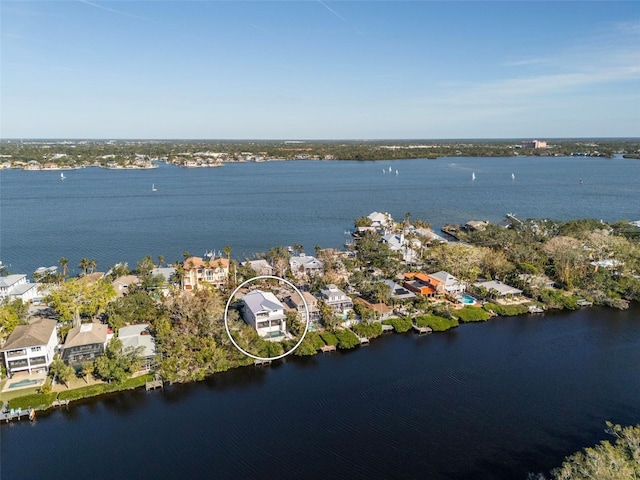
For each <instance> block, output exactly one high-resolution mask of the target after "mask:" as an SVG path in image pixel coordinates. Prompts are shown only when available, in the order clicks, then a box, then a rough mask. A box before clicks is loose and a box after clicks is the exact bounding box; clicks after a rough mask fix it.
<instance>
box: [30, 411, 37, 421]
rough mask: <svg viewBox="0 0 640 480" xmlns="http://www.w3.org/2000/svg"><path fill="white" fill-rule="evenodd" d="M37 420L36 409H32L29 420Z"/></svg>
mask: <svg viewBox="0 0 640 480" xmlns="http://www.w3.org/2000/svg"><path fill="white" fill-rule="evenodd" d="M35 419H36V411H35V409H33V408H32V409H31V410H30V411H29V420H30V421H32V422H33V421H34V420H35Z"/></svg>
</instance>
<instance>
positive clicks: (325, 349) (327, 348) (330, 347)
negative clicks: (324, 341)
mask: <svg viewBox="0 0 640 480" xmlns="http://www.w3.org/2000/svg"><path fill="white" fill-rule="evenodd" d="M320 350H321V351H322V353H326V352H335V350H336V346H335V345H325V346H324V347H320Z"/></svg>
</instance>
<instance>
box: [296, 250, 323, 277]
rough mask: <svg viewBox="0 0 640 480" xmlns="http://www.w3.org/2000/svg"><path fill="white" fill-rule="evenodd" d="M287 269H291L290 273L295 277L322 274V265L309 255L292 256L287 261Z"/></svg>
mask: <svg viewBox="0 0 640 480" xmlns="http://www.w3.org/2000/svg"><path fill="white" fill-rule="evenodd" d="M289 268H291V273H293V274H294V275H296V276H299V275H304V274H306V275H316V274H320V273H322V269H323V268H324V264H323V263H322V261H321V260H318V259H317V258H315V257H313V256H311V255H305V254H304V253H301V254H300V255H298V256H293V257H291V258H290V259H289Z"/></svg>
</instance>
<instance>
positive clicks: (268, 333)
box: [242, 290, 286, 341]
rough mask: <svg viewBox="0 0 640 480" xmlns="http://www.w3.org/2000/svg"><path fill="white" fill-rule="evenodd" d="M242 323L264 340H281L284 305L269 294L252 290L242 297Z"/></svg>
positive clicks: (283, 326) (284, 327)
mask: <svg viewBox="0 0 640 480" xmlns="http://www.w3.org/2000/svg"><path fill="white" fill-rule="evenodd" d="M242 304H243V305H242V312H243V318H244V321H245V322H246V323H247V324H249V325H251V326H252V327H253V328H254V329H255V330H256V332H258V335H260V336H261V337H262V338H264V339H266V340H274V341H277V340H282V339H283V338H284V336H285V333H286V316H285V313H284V305H283V304H282V303H280V300H278V299H277V298H276V296H275V295H274V294H273V293H271V292H263V291H262V290H253V291H251V292H249V293H247V294H246V295H245V296H244V297H242Z"/></svg>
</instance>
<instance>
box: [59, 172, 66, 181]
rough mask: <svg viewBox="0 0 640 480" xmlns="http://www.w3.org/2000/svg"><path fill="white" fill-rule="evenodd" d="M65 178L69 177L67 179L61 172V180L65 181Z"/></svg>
mask: <svg viewBox="0 0 640 480" xmlns="http://www.w3.org/2000/svg"><path fill="white" fill-rule="evenodd" d="M65 178H67V177H65V176H64V173H62V172H61V173H60V180H64V179H65Z"/></svg>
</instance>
